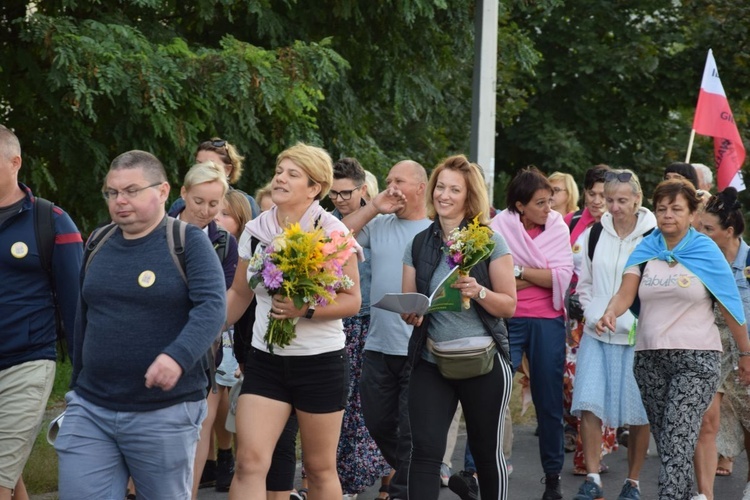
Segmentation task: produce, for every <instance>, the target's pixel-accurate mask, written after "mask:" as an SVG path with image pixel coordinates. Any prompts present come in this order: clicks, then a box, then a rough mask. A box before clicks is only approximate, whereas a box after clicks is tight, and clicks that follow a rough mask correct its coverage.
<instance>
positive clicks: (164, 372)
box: [146, 354, 182, 391]
mask: <svg viewBox="0 0 750 500" xmlns="http://www.w3.org/2000/svg"><path fill="white" fill-rule="evenodd" d="M181 376H182V368H180V365H178V364H177V362H176V361H175V360H174V359H172V358H170V357H169V356H167V355H166V354H159V355H158V356H156V359H155V360H154V362H153V363H151V366H149V367H148V370H146V387H148V388H149V389H151V388H152V387H160V388H161V389H162V390H163V391H170V390H172V388H173V387H174V386H175V385H176V384H177V381H178V380H180V377H181Z"/></svg>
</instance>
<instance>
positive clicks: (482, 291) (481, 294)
mask: <svg viewBox="0 0 750 500" xmlns="http://www.w3.org/2000/svg"><path fill="white" fill-rule="evenodd" d="M485 297H487V289H486V288H485V287H482V288H480V289H479V293H478V294H477V298H479V300H484V298H485Z"/></svg>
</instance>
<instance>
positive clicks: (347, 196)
mask: <svg viewBox="0 0 750 500" xmlns="http://www.w3.org/2000/svg"><path fill="white" fill-rule="evenodd" d="M361 187H362V184H360V185H359V186H357V187H355V188H354V189H346V190H344V191H334V190H333V189H331V190H330V191H328V197H329V198H330V199H331V200H335V199H336V198H341V199H342V200H344V201H347V200H351V199H352V193H353V192H354V191H356V190H357V189H359V188H361Z"/></svg>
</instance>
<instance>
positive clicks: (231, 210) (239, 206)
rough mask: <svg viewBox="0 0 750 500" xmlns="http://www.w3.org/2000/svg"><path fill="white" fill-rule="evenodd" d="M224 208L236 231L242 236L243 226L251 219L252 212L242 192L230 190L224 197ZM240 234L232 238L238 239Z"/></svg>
mask: <svg viewBox="0 0 750 500" xmlns="http://www.w3.org/2000/svg"><path fill="white" fill-rule="evenodd" d="M224 208H226V211H227V213H228V214H229V216H230V217H231V218H232V219H234V221H235V222H236V223H237V227H238V231H239V233H240V234H242V231H243V230H244V229H245V224H247V223H248V222H250V221H251V220H252V219H253V210H252V208H250V202H249V201H248V200H247V196H245V194H244V193H243V192H242V191H237V190H236V189H232V190H231V191H227V193H226V194H225V195H224ZM240 234H235V235H234V236H235V237H237V238H239V237H240Z"/></svg>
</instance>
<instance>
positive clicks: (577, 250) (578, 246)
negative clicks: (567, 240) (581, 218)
mask: <svg viewBox="0 0 750 500" xmlns="http://www.w3.org/2000/svg"><path fill="white" fill-rule="evenodd" d="M573 253H581V244H580V243H576V244H575V245H573Z"/></svg>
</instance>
